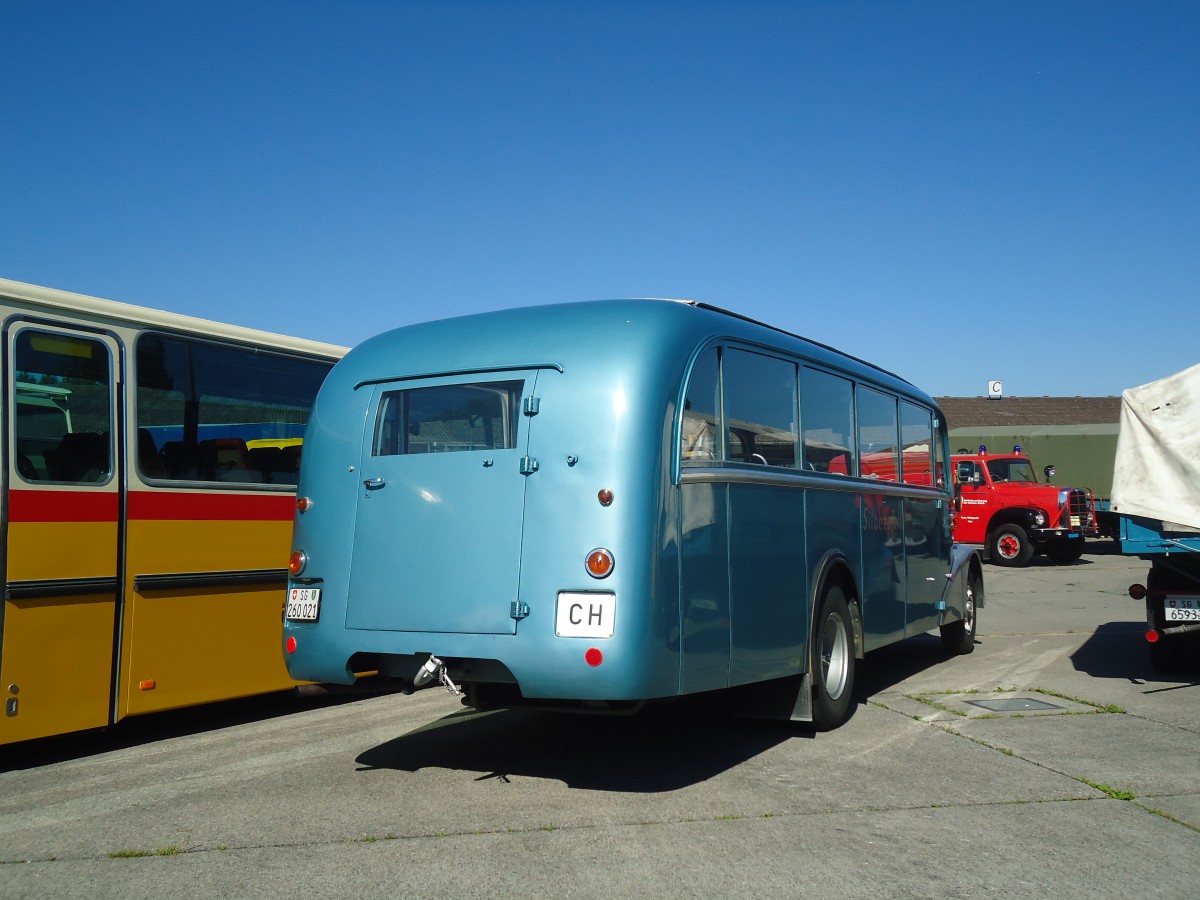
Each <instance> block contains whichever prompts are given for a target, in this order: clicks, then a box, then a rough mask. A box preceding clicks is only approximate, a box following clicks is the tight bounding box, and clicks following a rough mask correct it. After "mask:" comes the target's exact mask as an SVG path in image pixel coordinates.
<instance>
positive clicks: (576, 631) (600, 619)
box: [554, 591, 617, 638]
mask: <svg viewBox="0 0 1200 900" xmlns="http://www.w3.org/2000/svg"><path fill="white" fill-rule="evenodd" d="M616 617H617V595H616V594H601V593H584V592H582V591H578V592H577V591H562V592H561V593H560V594H559V595H558V605H557V606H556V607H555V614H554V633H555V634H556V635H558V636H559V637H585V638H610V637H612V636H613V622H614V620H615V619H616Z"/></svg>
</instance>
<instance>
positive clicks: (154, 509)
mask: <svg viewBox="0 0 1200 900" xmlns="http://www.w3.org/2000/svg"><path fill="white" fill-rule="evenodd" d="M295 511H296V500H295V498H294V497H293V496H292V495H291V494H225V493H218V492H216V491H214V492H213V493H211V494H183V493H177V492H175V491H135V492H133V493H131V494H130V495H129V518H130V519H131V520H132V519H137V520H159V521H161V520H181V519H183V520H206V521H214V520H226V521H241V522H251V521H286V522H290V521H291V520H292V516H293V515H294V514H295Z"/></svg>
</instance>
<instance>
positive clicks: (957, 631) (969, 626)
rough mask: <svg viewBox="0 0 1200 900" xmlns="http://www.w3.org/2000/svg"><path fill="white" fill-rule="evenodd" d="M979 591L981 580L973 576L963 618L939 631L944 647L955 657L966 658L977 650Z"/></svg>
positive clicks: (964, 604) (964, 601)
mask: <svg viewBox="0 0 1200 900" xmlns="http://www.w3.org/2000/svg"><path fill="white" fill-rule="evenodd" d="M979 590H980V584H979V579H978V577H977V576H974V575H972V576H971V577H970V578H969V579H968V580H967V596H966V597H965V598H963V617H962V618H961V619H959V620H958V621H957V622H950V623H948V624H946V625H943V626H942V627H941V628H939V629H938V631H939V632H940V633H941V635H942V646H943V647H945V648H946V651H947V652H948V653H953V654H954V655H955V656H965V655H966V654H968V653H970V652H971V651H972V650H974V649H975V621H976V619H975V600H976V598H977V597H978V595H979Z"/></svg>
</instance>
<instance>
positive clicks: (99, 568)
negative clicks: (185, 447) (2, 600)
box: [8, 522, 287, 581]
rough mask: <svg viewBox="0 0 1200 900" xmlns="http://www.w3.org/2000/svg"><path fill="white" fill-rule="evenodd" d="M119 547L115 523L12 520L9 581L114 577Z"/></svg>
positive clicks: (284, 563) (9, 537)
mask: <svg viewBox="0 0 1200 900" xmlns="http://www.w3.org/2000/svg"><path fill="white" fill-rule="evenodd" d="M116 546H117V525H116V523H115V522H11V523H9V526H8V580H9V581H32V580H35V579H42V578H94V577H109V578H111V577H113V575H115V574H116V571H117V551H116ZM286 564H287V562H286V559H285V561H284V562H283V563H281V564H280V565H286Z"/></svg>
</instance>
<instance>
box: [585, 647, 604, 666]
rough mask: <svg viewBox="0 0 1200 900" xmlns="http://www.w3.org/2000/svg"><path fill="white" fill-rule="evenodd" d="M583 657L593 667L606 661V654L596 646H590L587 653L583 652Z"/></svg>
mask: <svg viewBox="0 0 1200 900" xmlns="http://www.w3.org/2000/svg"><path fill="white" fill-rule="evenodd" d="M583 658H584V660H585V661H586V662H587V664H588V665H589V666H591V667H592V668H595V667H596V666H598V665H600V663H602V662H604V654H603V653H601V652H600V651H599V649H597V648H596V647H589V648H588V651H587V653H585V654H583Z"/></svg>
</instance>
